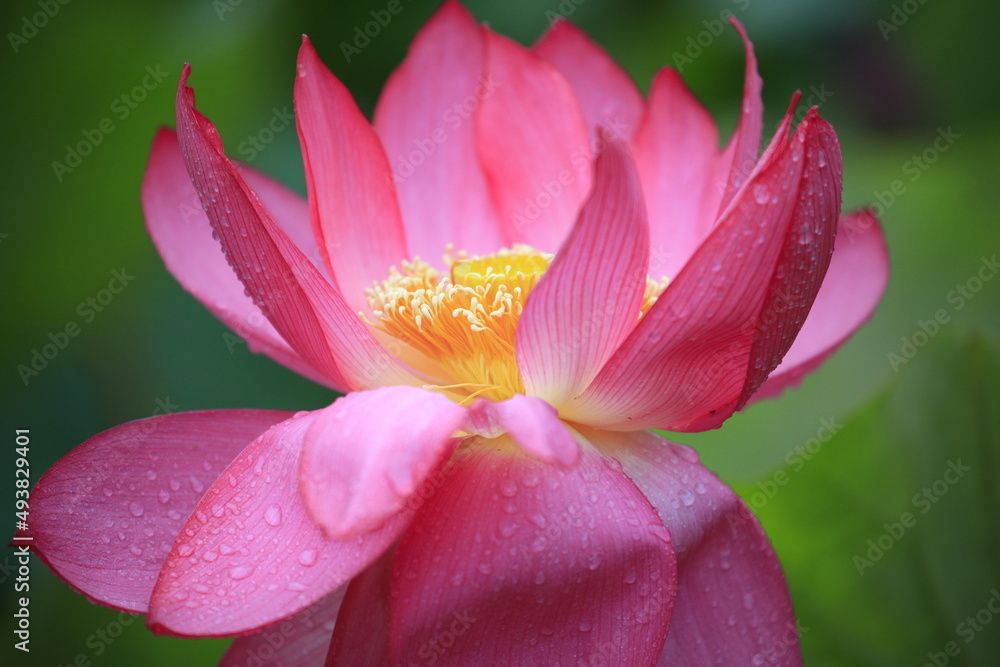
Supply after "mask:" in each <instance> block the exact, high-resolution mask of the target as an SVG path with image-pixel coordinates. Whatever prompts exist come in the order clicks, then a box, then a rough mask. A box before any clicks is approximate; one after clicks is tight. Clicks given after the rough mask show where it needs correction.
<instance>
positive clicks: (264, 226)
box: [177, 66, 416, 389]
mask: <svg viewBox="0 0 1000 667" xmlns="http://www.w3.org/2000/svg"><path fill="white" fill-rule="evenodd" d="M189 74H190V67H189V66H185V68H184V73H183V75H182V76H181V81H180V85H179V87H178V90H177V131H178V136H179V138H180V145H181V153H182V154H183V155H184V162H185V164H186V165H187V168H188V173H189V174H190V175H191V180H192V181H193V182H194V185H195V188H196V189H197V190H198V194H199V197H200V198H201V201H202V204H204V206H205V207H206V212H207V213H208V218H209V220H210V221H211V223H212V229H213V230H214V231H215V232H216V233H217V234H218V236H219V242H220V243H221V244H222V248H223V252H225V253H226V256H227V258H228V260H229V262H230V265H231V266H232V267H233V269H234V270H235V271H236V274H237V275H238V276H239V278H240V280H241V281H242V282H243V285H244V286H245V287H246V289H247V292H248V293H249V294H250V295H251V297H252V298H253V299H254V302H255V303H256V304H257V305H258V307H260V308H261V310H262V311H263V312H264V314H265V315H266V316H267V318H268V319H269V320H270V321H271V323H272V324H273V325H274V328H275V329H276V330H277V331H278V333H280V334H281V336H282V338H284V339H285V340H286V341H287V342H288V344H289V345H291V347H292V348H293V349H294V350H295V351H296V352H297V353H298V354H299V356H301V357H302V358H303V359H305V360H306V361H307V362H308V363H309V364H310V365H312V366H313V367H314V368H315V369H316V370H318V371H320V372H321V373H323V374H324V375H325V376H327V377H329V378H330V379H331V381H333V383H334V384H335V385H336V386H338V387H348V388H351V389H363V388H368V387H371V386H380V385H387V384H409V383H415V382H416V380H415V379H414V378H412V377H410V376H409V374H408V373H407V372H406V371H404V370H403V369H402V368H401V367H400V366H399V364H398V363H397V361H396V360H395V359H394V358H393V357H392V356H391V355H390V354H389V353H388V352H386V351H385V349H383V348H382V347H381V346H380V345H379V344H378V342H377V341H376V340H375V338H374V337H373V336H372V334H371V332H370V331H369V330H368V329H367V327H366V326H365V324H364V323H363V322H361V320H360V319H359V318H358V316H357V314H356V312H352V311H351V310H350V309H349V308H348V306H347V304H346V303H345V301H344V298H343V297H342V296H341V295H340V293H339V292H337V290H336V289H334V288H333V286H331V285H330V283H329V282H327V280H326V279H325V278H324V277H323V275H322V274H321V273H320V272H319V271H318V270H317V269H316V267H315V266H313V264H312V263H311V262H310V261H309V260H308V259H307V258H306V257H305V255H304V254H303V253H302V251H301V250H300V249H299V248H298V247H297V246H295V244H293V243H292V242H291V240H290V239H289V238H288V236H287V235H286V234H285V233H284V232H283V231H282V230H281V229H280V228H279V227H278V226H277V224H276V223H275V222H274V220H273V219H272V217H271V215H270V213H269V212H268V211H267V210H265V209H264V208H263V206H262V205H261V203H260V200H259V198H258V197H257V195H256V194H255V193H254V192H253V191H252V190H250V188H249V186H248V185H247V183H246V181H245V180H244V179H243V177H242V176H241V175H240V174H239V172H238V171H237V170H236V168H235V167H234V166H233V164H232V163H231V162H230V161H229V159H228V158H227V157H226V156H225V153H224V152H223V147H222V141H221V140H220V138H219V134H218V131H217V130H216V129H215V127H214V126H213V125H212V124H211V122H210V121H209V120H208V119H207V118H205V117H204V116H203V115H201V114H200V113H199V112H198V111H197V110H196V109H195V106H194V91H193V90H192V89H191V88H190V87H188V85H187V78H188V75H189Z"/></svg>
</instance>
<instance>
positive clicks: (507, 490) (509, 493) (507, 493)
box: [500, 479, 517, 498]
mask: <svg viewBox="0 0 1000 667" xmlns="http://www.w3.org/2000/svg"><path fill="white" fill-rule="evenodd" d="M500 494H501V495H502V496H503V497H504V498H513V497H514V496H516V495H517V482H515V481H514V480H512V479H505V480H503V481H502V482H500Z"/></svg>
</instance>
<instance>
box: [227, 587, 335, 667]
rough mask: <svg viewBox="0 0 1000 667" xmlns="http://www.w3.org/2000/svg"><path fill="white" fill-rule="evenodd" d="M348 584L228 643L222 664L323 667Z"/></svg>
mask: <svg viewBox="0 0 1000 667" xmlns="http://www.w3.org/2000/svg"><path fill="white" fill-rule="evenodd" d="M346 591H347V586H342V587H340V588H338V589H337V590H336V591H334V592H333V593H330V594H329V595H327V596H326V597H324V598H321V599H320V600H319V601H318V602H316V603H315V604H313V605H312V606H310V607H306V608H305V609H303V610H302V611H300V612H299V613H297V614H295V615H294V616H292V617H290V618H287V619H285V620H283V621H278V622H277V623H274V624H272V625H269V626H267V627H265V628H261V629H260V630H258V631H257V632H253V633H251V634H248V635H242V636H240V637H237V638H236V641H234V642H233V643H232V644H230V645H229V650H227V651H226V654H225V655H223V656H222V660H220V661H219V667H251V666H255V667H322V665H323V664H324V663H325V661H326V653H327V650H328V649H329V647H330V637H331V636H332V635H333V626H334V623H335V622H336V620H337V615H338V611H339V610H340V608H341V600H343V599H344V593H345V592H346Z"/></svg>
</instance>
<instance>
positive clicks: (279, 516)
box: [147, 413, 412, 637]
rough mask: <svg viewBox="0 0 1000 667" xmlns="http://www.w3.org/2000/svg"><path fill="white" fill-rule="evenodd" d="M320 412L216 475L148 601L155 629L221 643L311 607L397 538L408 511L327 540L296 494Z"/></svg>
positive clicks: (287, 426)
mask: <svg viewBox="0 0 1000 667" xmlns="http://www.w3.org/2000/svg"><path fill="white" fill-rule="evenodd" d="M315 418H316V414H315V413H299V416H297V417H293V418H292V419H289V420H287V421H284V422H282V423H280V424H277V425H276V426H274V427H273V428H272V429H270V430H269V431H267V432H266V433H263V434H262V435H261V436H260V437H259V438H257V440H255V441H254V442H253V443H252V444H251V445H250V446H249V447H247V448H246V449H245V450H243V452H241V453H240V455H239V456H238V457H236V460H235V461H233V463H232V464H231V465H230V466H229V467H228V468H226V470H225V471H224V472H223V473H222V474H221V475H220V476H219V479H218V480H216V482H215V484H213V485H212V486H211V487H210V488H209V489H208V491H206V493H205V495H204V497H203V498H202V499H201V501H200V502H199V503H198V506H197V507H196V508H195V510H194V513H193V514H192V515H191V517H190V518H189V519H188V521H187V523H186V525H185V526H184V529H183V530H181V532H180V535H179V537H178V538H177V541H176V542H174V545H173V548H172V549H171V550H170V554H169V555H168V556H167V559H166V562H165V563H164V565H163V569H162V571H161V572H160V576H159V578H158V579H157V582H156V587H155V588H154V590H153V596H152V600H151V602H150V605H149V616H148V617H147V623H148V624H149V626H150V627H151V628H153V630H154V631H156V632H169V633H170V634H174V635H180V636H207V637H221V636H226V635H233V634H241V633H245V632H250V631H252V630H256V629H258V628H261V627H264V626H266V625H270V624H271V623H274V622H275V621H278V620H281V619H284V618H286V617H288V616H291V615H293V614H296V613H298V612H300V611H302V610H303V609H305V608H306V607H309V606H310V605H313V604H315V603H316V602H317V601H319V600H320V599H322V598H324V597H326V596H327V595H329V594H330V593H332V592H333V591H335V590H337V589H338V588H340V587H341V586H343V585H344V584H346V583H347V582H348V581H349V580H350V579H351V578H352V577H354V576H355V575H356V574H358V573H359V572H361V571H362V570H364V569H365V568H366V567H368V565H370V564H371V563H372V562H374V561H375V560H376V559H377V558H378V557H379V556H381V555H382V553H383V552H385V550H386V549H388V548H389V546H390V545H391V544H392V543H393V542H395V541H396V539H398V537H399V535H400V534H401V533H402V531H403V530H404V529H405V528H406V526H407V525H408V523H409V520H410V516H412V512H408V511H404V512H401V513H400V514H399V515H397V516H396V517H393V518H392V519H390V520H389V521H387V522H386V523H385V525H383V526H382V527H381V528H379V529H377V530H374V531H372V532H370V533H368V534H366V535H363V536H360V537H357V538H354V539H351V540H330V539H328V538H327V537H326V536H325V535H324V534H323V531H322V530H321V529H320V528H319V526H317V525H316V524H315V523H313V521H312V518H311V517H310V516H309V513H308V512H307V511H306V507H305V504H304V503H303V501H302V498H301V496H300V495H299V492H298V477H299V473H298V470H299V455H300V452H301V450H302V443H303V441H304V439H305V437H306V433H307V431H308V430H309V427H310V426H311V425H312V423H313V421H314V420H315Z"/></svg>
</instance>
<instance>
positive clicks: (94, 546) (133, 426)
mask: <svg viewBox="0 0 1000 667" xmlns="http://www.w3.org/2000/svg"><path fill="white" fill-rule="evenodd" d="M288 416H290V415H289V413H284V412H278V411H270V410H211V411H206V412H179V413H175V414H169V415H161V416H158V417H150V418H149V419H142V420H139V421H134V422H129V423H127V424H122V425H121V426H116V427H115V428H113V429H110V430H107V431H105V432H103V433H101V434H99V435H95V436H94V437H93V438H90V439H89V440H87V441H86V442H85V443H83V444H82V445H80V446H79V447H77V448H76V449H74V450H73V451H71V452H70V453H69V454H67V455H66V456H64V457H63V458H61V459H59V461H58V462H56V464H55V465H54V466H52V468H50V469H49V470H48V471H47V472H46V473H45V474H44V475H42V478H41V479H40V480H39V481H38V484H36V485H35V488H34V490H33V491H32V492H31V523H30V525H31V531H30V533H21V534H30V535H31V536H32V537H33V542H32V546H33V548H34V550H35V553H37V554H38V555H39V557H40V558H41V559H42V560H43V561H45V562H46V563H47V564H48V566H49V567H50V568H52V569H53V570H54V571H55V573H56V574H58V575H59V576H60V577H61V578H62V579H63V580H65V581H66V582H67V583H68V584H69V585H70V586H72V587H73V588H74V589H76V590H78V591H80V592H81V593H83V594H84V595H86V596H87V597H88V598H90V599H92V600H96V601H98V602H100V603H102V604H106V605H108V606H111V607H115V608H118V609H123V610H125V611H129V612H135V613H145V612H146V611H147V609H148V608H149V598H150V595H151V594H152V592H153V585H154V584H155V583H156V577H157V575H158V574H159V572H160V568H161V567H162V566H163V561H164V559H166V557H167V553H168V552H169V551H170V545H171V544H173V542H174V540H175V539H176V538H177V535H178V534H179V533H180V532H181V528H183V526H184V522H185V521H186V520H187V518H188V515H190V514H191V511H192V510H193V509H194V508H195V505H197V503H198V501H199V500H200V499H201V497H202V495H203V494H204V492H205V489H207V488H208V487H209V485H211V484H212V482H214V481H215V479H216V478H217V477H218V476H219V473H220V472H222V470H223V468H225V467H226V466H227V465H229V463H230V462H232V460H233V459H234V458H236V456H237V454H239V453H240V451H242V450H243V449H244V448H245V447H246V446H247V445H249V444H250V443H251V442H252V441H253V440H254V438H256V437H257V436H258V435H260V434H261V433H262V432H263V431H265V430H267V429H268V428H270V427H271V426H272V425H273V424H275V423H277V422H279V421H281V420H282V419H285V418H287V417H288Z"/></svg>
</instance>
